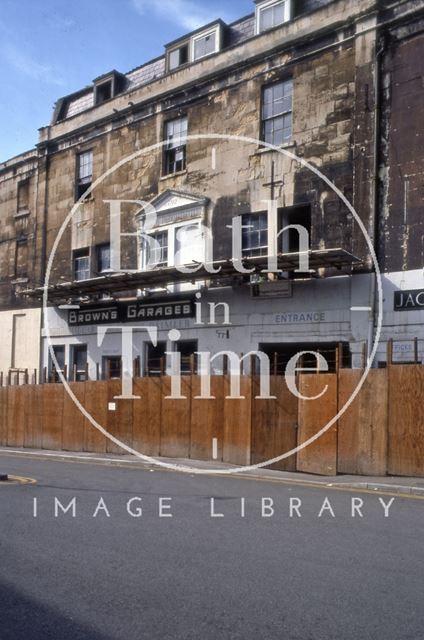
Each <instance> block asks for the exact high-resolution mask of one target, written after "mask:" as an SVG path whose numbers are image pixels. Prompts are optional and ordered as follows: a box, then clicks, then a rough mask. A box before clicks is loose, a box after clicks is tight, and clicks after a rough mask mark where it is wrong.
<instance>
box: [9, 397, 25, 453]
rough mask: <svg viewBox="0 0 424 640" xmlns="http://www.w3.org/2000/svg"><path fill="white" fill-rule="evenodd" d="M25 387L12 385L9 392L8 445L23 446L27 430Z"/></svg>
mask: <svg viewBox="0 0 424 640" xmlns="http://www.w3.org/2000/svg"><path fill="white" fill-rule="evenodd" d="M23 390H24V387H18V386H10V387H9V388H8V393H7V445H8V446H9V447H23V446H24V434H25V430H26V413H25V393H24V391H23Z"/></svg>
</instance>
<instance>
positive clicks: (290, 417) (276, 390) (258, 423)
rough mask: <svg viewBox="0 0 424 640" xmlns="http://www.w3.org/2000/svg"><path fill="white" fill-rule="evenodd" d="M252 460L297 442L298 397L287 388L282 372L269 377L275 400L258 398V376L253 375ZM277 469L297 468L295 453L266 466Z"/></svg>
mask: <svg viewBox="0 0 424 640" xmlns="http://www.w3.org/2000/svg"><path fill="white" fill-rule="evenodd" d="M253 385H254V387H253V398H252V464H259V463H261V462H265V461H267V460H271V459H273V458H276V457H278V456H281V455H282V454H283V453H287V452H289V451H291V450H292V449H295V448H296V446H297V419H298V410H297V405H298V400H297V398H296V396H295V395H293V394H292V393H291V392H290V391H289V390H288V389H287V385H286V383H285V379H284V377H283V376H272V377H271V395H272V396H275V400H259V399H257V398H256V396H259V395H260V386H259V380H258V379H257V378H254V379H253ZM269 468H270V469H275V470H280V471H295V470H296V455H292V456H290V457H289V458H284V459H283V460H280V461H279V462H277V463H274V464H273V465H271V466H270V467H269Z"/></svg>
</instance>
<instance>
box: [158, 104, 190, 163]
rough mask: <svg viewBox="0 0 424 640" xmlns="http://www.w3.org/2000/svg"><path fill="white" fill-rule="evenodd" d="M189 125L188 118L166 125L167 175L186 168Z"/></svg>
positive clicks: (165, 152)
mask: <svg viewBox="0 0 424 640" xmlns="http://www.w3.org/2000/svg"><path fill="white" fill-rule="evenodd" d="M187 125H188V123H187V118H186V117H184V118H178V119H176V120H171V121H170V122H167V123H166V124H165V139H166V145H165V150H164V156H165V157H164V173H165V175H169V174H171V173H177V172H178V171H184V169H185V168H186V148H187Z"/></svg>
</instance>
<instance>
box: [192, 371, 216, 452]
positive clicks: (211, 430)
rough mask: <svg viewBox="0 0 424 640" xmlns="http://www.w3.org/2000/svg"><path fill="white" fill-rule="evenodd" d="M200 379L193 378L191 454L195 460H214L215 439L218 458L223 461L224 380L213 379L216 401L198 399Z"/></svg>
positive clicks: (212, 392)
mask: <svg viewBox="0 0 424 640" xmlns="http://www.w3.org/2000/svg"><path fill="white" fill-rule="evenodd" d="M200 382H201V381H200V377H198V376H193V378H192V402H191V453H190V457H191V458H193V460H213V459H214V458H213V449H214V446H213V445H214V443H213V441H214V439H216V446H217V457H216V458H215V459H216V460H221V461H222V456H223V445H224V402H223V399H224V378H223V376H212V377H211V397H214V398H215V399H214V400H203V399H196V396H200V395H201V387H200Z"/></svg>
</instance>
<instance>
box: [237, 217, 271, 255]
mask: <svg viewBox="0 0 424 640" xmlns="http://www.w3.org/2000/svg"><path fill="white" fill-rule="evenodd" d="M243 227H247V228H244V229H243V231H242V251H243V254H244V255H245V256H260V255H267V253H268V219H267V214H266V213H260V214H256V215H253V214H252V215H250V214H249V215H246V216H243Z"/></svg>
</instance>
